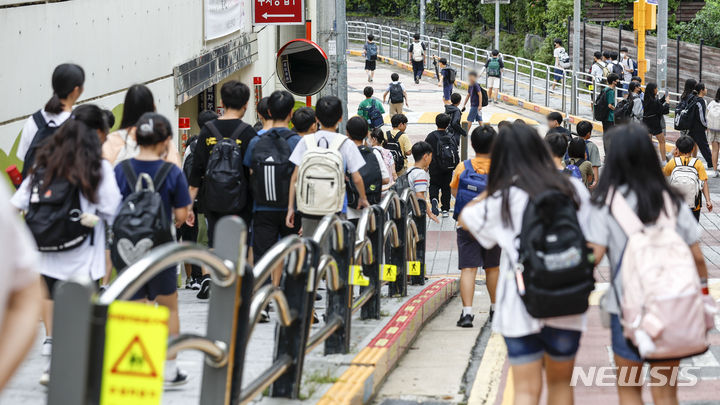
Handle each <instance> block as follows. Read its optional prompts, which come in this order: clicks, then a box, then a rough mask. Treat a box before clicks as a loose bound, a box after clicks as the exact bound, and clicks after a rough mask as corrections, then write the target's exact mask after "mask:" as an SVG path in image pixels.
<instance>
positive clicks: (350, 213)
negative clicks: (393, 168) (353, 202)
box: [347, 148, 390, 219]
mask: <svg viewBox="0 0 720 405" xmlns="http://www.w3.org/2000/svg"><path fill="white" fill-rule="evenodd" d="M373 156H375V159H377V161H378V165H380V177H381V178H382V179H383V180H385V179H388V180H390V173H389V172H388V169H387V166H385V161H384V160H383V157H382V154H381V153H380V151H379V150H377V149H374V148H373ZM351 181H352V179H351ZM360 214H362V210H356V209H354V208H350V207H348V209H347V218H348V219H355V218H360Z"/></svg>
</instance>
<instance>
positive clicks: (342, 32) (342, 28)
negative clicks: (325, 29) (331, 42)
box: [335, 0, 348, 134]
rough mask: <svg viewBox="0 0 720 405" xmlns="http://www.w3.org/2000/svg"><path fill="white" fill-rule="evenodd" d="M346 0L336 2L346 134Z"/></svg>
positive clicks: (339, 78)
mask: <svg viewBox="0 0 720 405" xmlns="http://www.w3.org/2000/svg"><path fill="white" fill-rule="evenodd" d="M345 6H346V4H345V0H335V27H336V30H337V71H336V74H337V91H338V93H337V96H338V97H339V98H340V101H342V105H343V122H342V123H341V124H340V133H341V134H344V133H345V122H347V120H348V105H347V103H348V85H347V17H346V15H345Z"/></svg>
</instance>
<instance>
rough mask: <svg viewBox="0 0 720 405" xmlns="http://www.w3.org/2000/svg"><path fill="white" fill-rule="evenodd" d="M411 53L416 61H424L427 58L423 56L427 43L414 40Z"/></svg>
mask: <svg viewBox="0 0 720 405" xmlns="http://www.w3.org/2000/svg"><path fill="white" fill-rule="evenodd" d="M418 45H419V46H418ZM410 47H411V48H412V49H411V51H410V52H411V53H412V59H413V61H415V62H422V61H424V60H425V57H424V56H423V51H424V50H425V44H423V43H422V42H413V43H412V45H410Z"/></svg>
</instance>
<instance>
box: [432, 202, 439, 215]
mask: <svg viewBox="0 0 720 405" xmlns="http://www.w3.org/2000/svg"><path fill="white" fill-rule="evenodd" d="M430 205H431V207H432V208H431V209H430V210H431V211H432V213H433V215H435V216H438V215H439V214H440V209H438V200H437V198H433V199H432V201H430Z"/></svg>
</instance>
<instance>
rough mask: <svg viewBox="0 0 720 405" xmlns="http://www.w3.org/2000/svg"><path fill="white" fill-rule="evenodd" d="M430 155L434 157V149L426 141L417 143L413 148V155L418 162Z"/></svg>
mask: <svg viewBox="0 0 720 405" xmlns="http://www.w3.org/2000/svg"><path fill="white" fill-rule="evenodd" d="M428 153H429V154H431V155H432V153H433V148H432V146H430V144H429V143H427V142H425V141H420V142H417V143H415V145H413V146H412V155H413V159H415V161H416V162H417V161H419V160H422V158H423V157H424V156H425V155H427V154H428Z"/></svg>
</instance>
